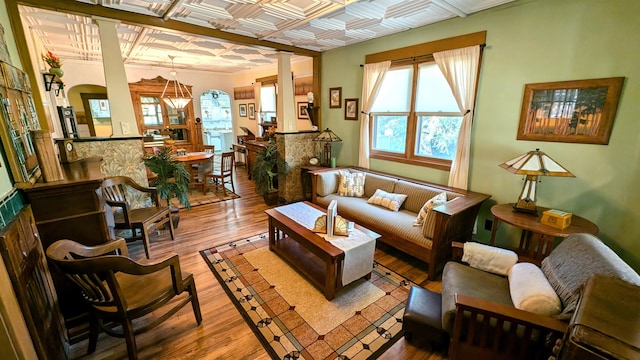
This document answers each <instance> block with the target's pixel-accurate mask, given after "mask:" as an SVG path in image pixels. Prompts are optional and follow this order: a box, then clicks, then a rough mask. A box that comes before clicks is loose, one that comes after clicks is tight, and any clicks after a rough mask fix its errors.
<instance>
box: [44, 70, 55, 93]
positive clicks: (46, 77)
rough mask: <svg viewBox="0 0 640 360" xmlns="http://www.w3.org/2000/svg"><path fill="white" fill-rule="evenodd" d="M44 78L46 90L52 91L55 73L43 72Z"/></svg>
mask: <svg viewBox="0 0 640 360" xmlns="http://www.w3.org/2000/svg"><path fill="white" fill-rule="evenodd" d="M42 77H43V78H44V89H45V90H46V91H51V87H52V86H53V80H54V79H55V78H56V76H55V75H54V74H49V73H44V74H42Z"/></svg>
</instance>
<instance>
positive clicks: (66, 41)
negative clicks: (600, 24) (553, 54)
mask: <svg viewBox="0 0 640 360" xmlns="http://www.w3.org/2000/svg"><path fill="white" fill-rule="evenodd" d="M49 1H55V0H49ZM76 1H77V2H79V3H84V4H91V5H94V6H98V7H99V6H102V7H106V8H112V9H117V10H121V11H129V12H133V13H137V14H142V15H147V16H152V17H157V18H165V19H172V20H175V21H179V22H184V23H187V24H193V25H197V26H201V27H205V28H211V29H218V30H221V31H224V32H228V33H230V34H237V35H243V36H246V37H249V38H254V39H259V40H265V41H271V42H273V43H278V44H283V45H289V46H296V47H298V48H301V49H308V50H313V51H318V52H321V51H327V50H331V49H334V48H337V47H341V46H346V45H351V44H355V43H358V42H361V41H365V40H369V39H374V38H379V37H382V36H385V35H389V34H394V33H397V32H400V31H405V30H407V29H411V28H416V27H419V26H424V25H428V24H432V23H435V22H438V21H443V20H446V19H450V18H454V17H465V16H467V15H468V14H472V13H474V12H478V11H482V10H484V9H488V8H491V7H494V6H498V5H502V4H505V3H509V2H511V1H514V0H76ZM19 10H20V14H21V17H22V19H23V22H24V24H25V26H26V27H28V28H29V29H30V31H31V32H32V33H33V35H34V36H37V37H39V38H40V39H41V41H42V43H43V45H44V46H45V48H46V49H47V50H51V51H54V52H55V53H56V55H58V56H60V57H62V58H63V59H78V60H92V61H99V60H100V59H101V52H100V38H99V32H98V28H97V26H96V25H95V24H93V22H92V19H91V17H90V16H81V15H72V14H66V13H62V12H54V11H50V10H44V9H39V8H32V7H28V6H24V5H19ZM117 31H118V37H119V39H120V47H121V49H122V55H123V59H124V60H125V62H126V63H127V64H140V65H151V66H165V67H166V66H168V64H169V63H170V61H169V60H168V58H167V57H168V55H173V56H176V58H175V64H176V67H181V66H183V67H197V68H199V69H203V70H212V71H220V72H228V73H232V72H234V71H239V70H244V69H247V68H250V67H251V64H260V65H264V64H275V63H276V62H277V59H276V56H277V55H276V51H275V49H273V48H266V47H264V46H261V47H258V46H254V45H242V44H237V43H231V42H230V41H226V40H220V39H215V38H210V37H205V36H201V35H194V34H185V33H180V32H177V31H172V30H171V31H170V30H164V29H162V30H160V29H157V28H151V27H143V26H138V25H131V24H126V23H121V24H119V25H118V28H117ZM297 58H298V57H297V56H296V55H294V57H293V58H292V61H296V59H297Z"/></svg>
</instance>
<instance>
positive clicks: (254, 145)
mask: <svg viewBox="0 0 640 360" xmlns="http://www.w3.org/2000/svg"><path fill="white" fill-rule="evenodd" d="M267 144H268V143H267V142H266V141H262V140H248V141H245V142H244V146H246V148H247V161H246V163H247V172H248V174H249V179H251V169H252V168H253V164H255V162H256V154H257V153H259V152H260V151H265V149H266V148H267Z"/></svg>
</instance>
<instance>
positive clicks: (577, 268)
mask: <svg viewBox="0 0 640 360" xmlns="http://www.w3.org/2000/svg"><path fill="white" fill-rule="evenodd" d="M541 268H542V272H543V273H544V275H545V277H546V278H547V280H549V283H550V284H551V287H553V289H554V290H555V292H556V294H558V296H559V297H560V300H561V301H562V306H563V310H562V313H561V314H560V315H559V316H558V317H559V318H562V319H568V318H570V317H571V314H572V313H573V312H574V311H575V309H576V305H577V303H578V299H579V298H580V291H581V289H582V286H584V284H586V282H587V279H589V277H590V276H591V275H593V274H603V275H609V276H612V277H617V278H620V279H622V280H625V281H627V282H630V283H632V284H636V285H640V275H638V274H637V273H636V272H635V271H634V270H633V269H632V268H631V267H630V266H629V265H627V264H626V263H625V262H624V261H622V259H620V257H619V256H618V255H617V254H616V253H615V252H613V250H611V249H610V248H609V247H607V246H606V245H605V244H604V243H602V241H600V239H598V238H597V237H595V236H593V235H590V234H571V235H569V236H568V237H567V238H566V239H564V240H562V242H561V243H560V244H559V245H558V246H557V247H556V248H555V249H553V251H551V253H550V254H549V256H547V257H546V258H545V259H544V260H542V266H541Z"/></svg>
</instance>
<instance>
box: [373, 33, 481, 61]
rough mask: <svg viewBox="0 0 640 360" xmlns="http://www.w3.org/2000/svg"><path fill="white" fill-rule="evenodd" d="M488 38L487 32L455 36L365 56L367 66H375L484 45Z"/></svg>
mask: <svg viewBox="0 0 640 360" xmlns="http://www.w3.org/2000/svg"><path fill="white" fill-rule="evenodd" d="M486 38H487V31H486V30H485V31H480V32H476V33H472V34H466V35H460V36H454V37H450V38H446V39H441V40H436V41H430V42H426V43H422V44H418V45H413V46H407V47H403V48H399V49H393V50H388V51H383V52H379V53H375V54H369V55H367V56H365V64H374V63H377V62H381V61H386V60H391V61H394V60H403V59H410V58H413V57H420V56H425V55H431V54H433V53H435V52H439V51H445V50H451V49H460V48H465V47H468V46H473V45H482V44H484V43H485V41H486Z"/></svg>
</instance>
